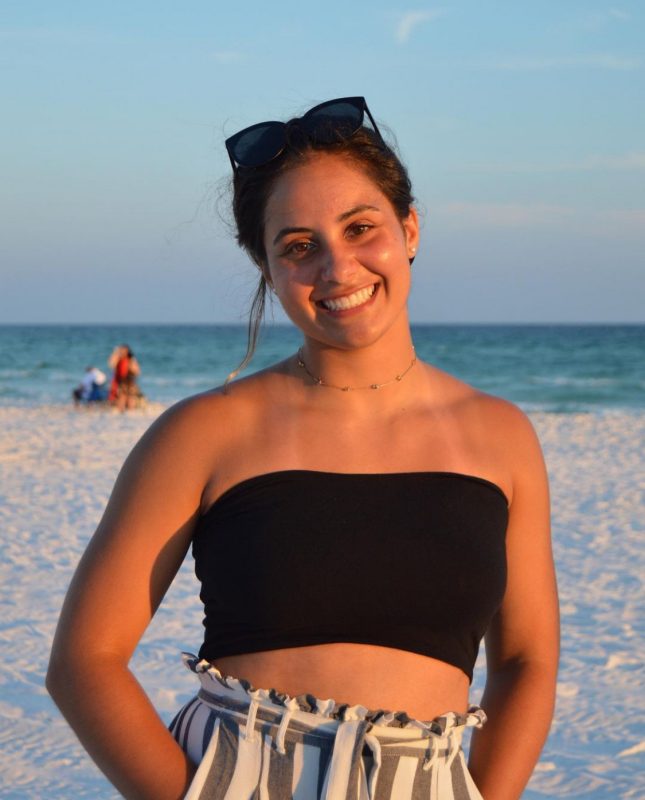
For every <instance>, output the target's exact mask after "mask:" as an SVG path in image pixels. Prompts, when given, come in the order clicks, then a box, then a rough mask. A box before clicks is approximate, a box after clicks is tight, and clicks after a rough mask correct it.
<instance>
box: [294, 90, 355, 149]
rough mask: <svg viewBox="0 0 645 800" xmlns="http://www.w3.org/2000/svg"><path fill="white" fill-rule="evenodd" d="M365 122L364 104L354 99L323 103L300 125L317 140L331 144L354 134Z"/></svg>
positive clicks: (309, 113) (304, 118) (303, 119)
mask: <svg viewBox="0 0 645 800" xmlns="http://www.w3.org/2000/svg"><path fill="white" fill-rule="evenodd" d="M362 123H363V105H362V103H361V104H359V103H358V102H356V101H354V100H339V101H334V102H332V103H323V104H322V105H320V106H317V107H316V108H312V110H311V111H309V112H307V113H306V114H305V115H304V117H302V119H301V120H300V126H301V127H302V128H303V130H304V131H305V132H306V133H307V135H308V136H309V137H310V138H311V139H312V140H313V141H315V142H320V143H321V144H331V143H332V142H338V141H342V140H343V139H347V138H349V137H350V136H352V135H353V134H354V133H356V131H357V130H358V129H359V128H360V126H361V124H362Z"/></svg>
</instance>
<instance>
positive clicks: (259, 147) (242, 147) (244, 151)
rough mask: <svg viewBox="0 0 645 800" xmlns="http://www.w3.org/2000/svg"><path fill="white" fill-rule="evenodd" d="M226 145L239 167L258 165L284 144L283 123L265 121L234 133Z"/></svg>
mask: <svg viewBox="0 0 645 800" xmlns="http://www.w3.org/2000/svg"><path fill="white" fill-rule="evenodd" d="M226 144H227V147H228V150H229V152H230V153H231V155H232V156H233V158H234V159H235V161H236V162H237V164H239V166H241V167H259V166H260V165H261V164H266V163H267V162H269V161H271V160H272V159H273V158H275V157H276V156H277V155H278V154H279V153H281V152H282V150H283V148H284V144H285V139H284V124H283V123H281V122H267V123H262V124H260V125H254V126H253V127H251V128H247V129H246V130H243V131H240V132H239V133H236V134H235V136H231V138H230V139H229V140H228V141H227V143H226Z"/></svg>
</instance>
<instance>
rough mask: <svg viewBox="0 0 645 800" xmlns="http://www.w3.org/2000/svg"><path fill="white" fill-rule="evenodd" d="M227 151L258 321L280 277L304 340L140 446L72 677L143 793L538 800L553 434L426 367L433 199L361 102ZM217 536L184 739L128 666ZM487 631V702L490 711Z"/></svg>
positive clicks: (546, 671)
mask: <svg viewBox="0 0 645 800" xmlns="http://www.w3.org/2000/svg"><path fill="white" fill-rule="evenodd" d="M365 114H367V117H368V118H369V122H371V126H370V125H369V124H368V120H366V119H365V118H364V117H365ZM227 148H228V151H229V155H230V157H231V162H232V166H233V171H234V178H233V188H234V212H235V217H236V221H237V225H238V240H239V243H240V245H241V246H242V247H243V248H244V249H245V250H246V251H247V252H248V253H249V255H250V256H251V258H252V259H253V261H254V262H255V263H256V264H257V265H258V267H259V270H260V286H259V289H258V294H257V295H256V301H255V303H254V314H255V317H256V322H257V317H258V315H259V314H260V313H261V310H262V306H263V302H264V295H265V291H266V290H267V288H268V289H269V290H270V291H271V292H273V293H274V294H275V296H276V297H277V298H278V300H279V301H280V303H281V304H282V306H283V308H284V309H285V311H286V313H287V314H288V315H289V317H290V318H291V320H292V321H293V323H294V324H295V325H296V326H297V327H298V328H299V329H300V330H301V332H302V337H303V338H302V346H301V348H300V349H299V350H298V352H297V353H295V354H294V355H292V356H291V357H289V358H287V359H286V360H285V361H283V362H281V363H279V364H276V365H275V366H272V367H270V368H268V369H265V370H263V371H261V372H259V373H256V374H255V375H252V376H250V377H248V378H245V379H243V380H238V381H234V382H232V383H229V384H228V385H227V386H226V387H225V388H223V389H218V390H215V391H212V392H207V393H205V394H202V395H199V396H197V397H193V398H190V399H188V400H186V401H184V402H182V403H179V404H178V405H176V406H174V407H173V408H171V409H170V410H169V411H167V412H166V413H165V414H163V415H162V416H161V417H160V418H159V420H157V421H156V422H155V424H154V425H153V426H152V427H151V428H150V430H149V431H148V432H147V433H146V434H145V435H144V437H143V438H142V439H141V441H140V442H139V443H138V444H137V446H136V447H135V448H134V450H133V452H132V453H131V455H130V456H129V457H128V459H127V461H126V463H125V465H124V467H123V469H122V471H121V473H120V475H119V478H118V480H117V482H116V485H115V488H114V492H113V494H112V497H111V499H110V502H109V504H108V507H107V509H106V511H105V515H104V517H103V519H102V520H101V523H100V525H99V527H98V530H97V532H96V534H95V536H94V538H93V539H92V542H91V544H90V546H89V548H88V550H87V552H86V554H85V555H84V557H83V559H82V561H81V564H80V566H79V568H78V571H77V573H76V575H75V577H74V580H73V582H72V585H71V587H70V589H69V593H68V596H67V599H66V602H65V606H64V609H63V612H62V615H61V620H60V624H59V627H58V631H57V634H56V639H55V642H54V647H53V653H52V658H51V665H50V671H49V676H48V687H49V689H50V691H51V693H52V695H53V697H54V699H55V700H56V702H57V703H58V705H59V707H60V708H61V710H62V711H63V713H64V714H65V715H66V717H67V718H68V720H69V722H70V724H71V725H72V726H73V727H74V729H75V731H76V732H77V734H78V736H79V738H80V739H81V741H82V742H83V744H84V745H85V747H86V748H87V749H88V751H89V752H90V754H91V755H92V757H93V758H94V759H95V761H96V762H97V764H98V765H99V766H100V767H101V769H103V770H104V772H105V773H106V775H107V776H108V777H109V778H110V780H111V781H112V782H113V783H114V785H115V786H116V787H117V788H118V789H119V790H120V791H121V792H122V793H123V794H124V795H125V796H126V797H131V798H151V799H154V800H164V798H179V797H183V796H187V797H191V798H197V797H201V798H226V800H238V798H239V799H241V798H251V797H260V798H270V800H274V799H275V798H277V799H278V800H281V799H282V798H290V797H292V796H293V797H296V798H304V799H305V800H313V799H314V798H318V797H320V798H323V797H326V798H333V800H340V799H341V798H343V800H344V798H357V799H358V798H360V799H362V798H378V800H385V799H386V798H397V799H398V800H405V798H415V800H416V799H417V798H424V799H429V798H441V799H442V800H443V799H444V798H446V799H449V798H453V797H454V798H478V797H481V796H483V797H485V798H486V800H511V798H519V797H520V795H521V793H522V790H523V788H524V786H525V785H526V783H527V781H528V778H529V776H530V774H531V771H532V769H533V767H534V765H535V762H536V760H537V758H538V755H539V753H540V750H541V747H542V745H543V743H544V740H545V737H546V735H547V732H548V729H549V725H550V721H551V716H552V710H553V698H554V686H555V677H556V669H557V659H558V614H557V598H556V587H555V578H554V570H553V563H552V557H551V547H550V536H549V499H548V488H547V478H546V474H545V468H544V463H543V460H542V456H541V452H540V447H539V444H538V442H537V440H536V437H535V434H534V432H533V429H532V427H531V425H530V423H529V421H528V420H527V418H526V417H525V415H524V414H523V413H522V412H521V411H519V410H518V409H517V408H516V407H515V406H513V405H512V404H510V403H508V402H506V401H504V400H501V399H498V398H495V397H492V396H490V395H487V394H484V393H482V392H480V391H478V390H476V389H474V388H473V387H471V386H469V385H467V384H465V383H463V382H462V381H460V380H458V379H456V378H454V377H452V376H451V375H448V374H446V373H445V372H442V371H441V370H439V369H437V368H436V367H434V366H432V365H430V364H426V363H422V362H421V361H420V360H419V359H418V358H417V357H416V356H415V353H414V348H413V342H412V337H411V333H410V325H409V321H408V314H407V308H406V303H407V298H408V293H409V290H410V265H411V262H412V260H413V259H414V257H415V254H416V252H417V248H418V246H419V225H418V220H417V214H416V211H415V209H414V206H413V204H412V195H411V190H410V182H409V180H408V176H407V174H406V171H405V169H404V168H403V166H402V165H401V163H400V161H399V160H398V158H397V156H396V155H395V154H394V152H393V151H392V149H391V148H390V147H389V146H388V145H387V144H386V143H385V142H384V141H383V139H382V137H381V135H380V133H379V132H378V129H377V127H376V125H375V123H374V120H373V119H372V116H371V114H370V113H369V111H368V109H367V106H366V105H365V101H364V99H363V98H341V99H340V100H333V101H328V102H327V103H323V104H321V105H320V106H317V107H315V108H314V109H312V110H310V111H309V112H307V113H306V114H305V115H304V116H302V117H300V118H296V119H294V120H291V121H290V122H288V123H287V124H283V123H278V122H268V123H260V124H258V125H255V126H252V127H251V128H248V129H246V130H244V131H241V132H240V133H238V134H236V135H235V136H233V137H231V139H229V140H228V141H227ZM464 290H466V287H465V289H464ZM251 327H252V335H251V340H252V344H253V340H254V335H253V324H252V326H251ZM255 330H257V328H256V329H255ZM191 542H192V544H193V552H194V556H195V560H196V571H197V574H198V577H199V578H200V580H201V582H202V593H201V596H202V599H203V601H204V605H205V612H206V619H205V627H206V635H205V641H204V644H203V646H202V648H201V651H200V654H199V657H189V656H187V657H186V663H187V664H188V666H189V667H191V668H192V669H193V670H194V671H195V673H196V674H197V677H198V678H199V680H200V682H201V689H200V692H199V695H198V696H197V697H196V698H194V700H192V701H191V702H190V703H188V704H187V706H186V707H184V709H182V710H181V712H180V714H178V716H177V718H176V719H175V721H174V722H173V725H172V726H171V730H172V733H171V732H169V731H168V730H166V728H165V727H164V725H163V724H162V722H161V720H160V719H159V717H158V716H157V714H156V713H155V711H154V709H153V708H152V706H151V704H150V702H149V701H148V699H147V698H146V696H145V694H144V693H143V691H142V689H141V688H140V686H139V684H138V683H137V681H136V680H135V678H134V677H133V675H132V673H131V672H130V671H129V670H128V662H129V659H130V657H131V655H132V653H133V650H134V648H135V647H136V645H137V642H138V641H139V638H140V637H141V635H142V633H143V631H144V630H145V628H146V626H147V624H148V622H149V621H150V618H151V617H152V615H153V614H154V613H155V610H156V609H157V607H158V605H159V603H160V602H161V600H162V598H163V596H164V594H165V592H166V590H167V588H168V586H169V584H170V583H171V581H172V579H173V577H174V575H175V573H176V571H177V569H178V568H179V565H180V564H181V562H182V560H183V558H184V556H185V554H186V551H187V549H188V548H189V546H190V544H191ZM484 634H485V636H486V639H485V641H486V652H487V681H486V690H485V694H484V697H483V701H482V705H483V708H484V710H485V713H484V712H483V711H482V710H480V709H478V708H475V707H469V704H468V690H469V684H470V680H471V677H472V669H473V665H474V662H475V658H476V655H477V650H478V647H479V643H480V640H481V638H482V636H483V635H484ZM89 665H91V668H88V667H89ZM227 676H235V677H227ZM254 687H258V688H254ZM259 687H261V688H259ZM329 698H332V699H329ZM486 717H487V722H486V724H485V726H483V722H484V720H485V719H486ZM468 726H473V727H475V728H477V730H476V732H475V734H474V737H473V742H472V747H471V753H470V765H469V766H470V769H468V768H467V767H466V764H465V760H464V755H463V752H462V750H461V747H460V742H461V736H462V733H463V731H464V729H465V728H466V727H468ZM198 766H199V769H197V772H196V768H197V767H198ZM191 784H192V785H191ZM189 785H190V789H189V788H188V787H189ZM186 793H187V794H186Z"/></svg>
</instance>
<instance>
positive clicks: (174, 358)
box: [0, 325, 645, 413]
mask: <svg viewBox="0 0 645 800" xmlns="http://www.w3.org/2000/svg"><path fill="white" fill-rule="evenodd" d="M413 336H414V343H415V348H416V351H417V354H418V355H419V357H420V358H422V359H424V360H426V361H429V362H430V363H433V364H435V365H436V366H438V367H440V368H441V369H445V370H446V371H448V372H450V373H452V374H454V375H456V376H457V377H459V378H461V379H463V380H465V381H467V382H468V383H471V384H473V385H474V386H477V387H478V388H480V389H482V390H483V391H486V392H490V393H492V394H495V395H500V396H502V397H505V398H507V399H509V400H512V401H513V402H516V403H518V404H519V405H520V406H521V407H522V408H524V409H525V410H544V411H553V412H565V413H566V412H576V411H584V410H593V409H599V408H642V407H643V406H644V405H645V325H415V326H413ZM122 342H125V343H127V344H129V345H130V347H131V348H132V350H133V351H134V353H135V355H136V356H137V358H138V360H139V363H140V365H141V369H142V375H141V381H140V382H141V386H142V389H143V391H144V392H145V394H146V396H147V397H148V398H149V399H150V400H151V401H154V402H159V403H163V404H170V403H173V402H175V401H177V400H179V399H181V398H183V397H187V396H188V395H191V394H195V393H197V392H201V391H205V390H207V389H210V388H212V387H213V386H217V385H219V384H221V383H222V382H223V381H224V380H225V379H226V376H227V375H228V374H229V373H230V372H231V371H232V370H233V369H234V368H235V367H236V366H237V364H238V363H239V361H240V360H241V359H242V357H243V354H244V352H245V342H246V329H245V327H244V326H241V325H11V326H0V405H11V406H14V405H21V406H22V405H27V406H34V405H42V404H50V403H54V404H58V403H67V402H69V398H70V392H71V390H72V388H73V387H74V386H76V385H77V384H78V382H79V381H80V378H81V376H82V374H83V370H84V369H85V367H86V366H89V365H90V364H91V365H95V366H97V367H99V368H100V369H103V370H104V371H106V372H107V370H108V368H107V363H106V361H107V357H108V356H109V354H110V353H111V352H112V348H113V347H114V346H115V345H116V344H118V343H122ZM299 343H300V338H299V334H298V332H297V331H296V330H295V329H294V328H292V327H289V326H280V325H275V326H267V327H266V329H265V330H264V332H263V335H262V338H261V340H260V345H259V347H258V351H257V353H256V355H255V358H254V360H253V361H252V362H251V366H250V367H249V369H248V370H247V372H250V371H252V370H255V369H261V368H263V367H265V366H267V365H268V364H271V363H272V362H274V361H277V360H279V359H282V358H285V357H286V356H288V355H290V354H292V353H294V352H295V350H296V349H297V347H298V345H299Z"/></svg>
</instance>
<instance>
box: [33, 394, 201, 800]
mask: <svg viewBox="0 0 645 800" xmlns="http://www.w3.org/2000/svg"><path fill="white" fill-rule="evenodd" d="M204 406H205V403H204V402H203V401H197V402H196V403H195V402H194V401H193V402H192V404H190V403H189V404H183V405H180V406H178V407H175V408H174V409H171V410H170V411H169V412H166V414H164V415H163V416H162V417H161V418H160V419H159V420H157V421H156V422H155V423H154V425H153V426H151V428H150V430H149V431H148V432H147V433H146V434H145V435H144V436H143V438H142V439H141V440H140V442H139V443H138V444H137V445H136V447H135V448H134V450H133V451H132V453H131V454H130V455H129V457H128V459H127V460H126V462H125V464H124V466H123V468H122V470H121V472H120V474H119V476H118V478H117V481H116V484H115V486H114V490H113V492H112V496H111V498H110V501H109V503H108V506H107V508H106V510H105V513H104V515H103V518H102V520H101V522H100V524H99V526H98V529H97V531H96V533H95V534H94V536H93V538H92V540H91V542H90V544H89V546H88V548H87V550H86V552H85V554H84V555H83V557H82V559H81V562H80V564H79V566H78V568H77V570H76V573H75V575H74V578H73V580H72V582H71V585H70V587H69V590H68V593H67V597H66V599H65V603H64V606H63V610H62V612H61V616H60V620H59V624H58V629H57V631H56V636H55V639H54V644H53V648H52V654H51V660H50V665H49V671H48V674H47V688H48V689H49V692H50V693H51V695H52V697H53V699H54V701H55V702H56V704H57V705H58V707H59V708H60V710H61V711H62V713H63V714H64V716H65V717H66V719H67V721H68V722H69V724H70V725H71V727H72V728H73V729H74V731H75V732H76V734H77V736H78V738H79V739H80V741H81V743H82V744H83V745H84V747H85V748H86V749H87V751H88V752H89V754H90V755H91V756H92V758H93V759H94V761H95V762H96V764H97V765H98V766H99V767H100V768H101V770H102V771H103V772H104V773H105V774H106V776H107V777H108V778H109V779H110V781H111V782H112V783H113V784H114V785H115V786H116V788H117V789H118V790H119V791H120V792H121V793H122V794H123V795H124V796H125V797H126V798H137V800H147V799H148V798H150V800H153V799H154V800H166V799H167V800H177V798H181V797H183V795H184V793H185V791H186V788H187V786H188V785H189V783H190V780H191V778H192V774H193V772H194V766H193V765H192V764H191V763H190V762H189V761H188V759H187V758H186V756H185V754H184V753H183V751H182V750H181V748H180V747H179V746H178V745H177V744H176V743H175V741H174V739H173V738H172V736H171V735H170V734H169V732H168V731H167V729H166V727H165V725H164V723H163V722H162V720H161V719H160V717H159V716H158V715H157V713H156V711H155V710H154V708H153V706H152V704H151V703H150V701H149V699H148V698H147V696H146V695H145V693H144V691H143V689H142V688H141V686H140V685H139V683H138V682H137V680H136V679H135V677H134V675H133V674H132V673H131V672H130V670H129V669H128V663H129V661H130V658H131V656H132V653H133V651H134V649H135V647H136V645H137V643H138V641H139V639H140V638H141V636H142V634H143V632H144V630H145V628H146V626H147V625H148V623H149V621H150V619H151V618H152V616H153V614H154V613H155V611H156V609H157V607H158V605H159V603H160V602H161V600H162V598H163V596H164V594H165V592H166V590H167V588H168V586H169V585H170V583H171V581H172V579H173V578H174V576H175V574H176V572H177V570H178V569H179V566H180V565H181V562H182V560H183V558H184V555H185V553H186V551H187V549H188V547H189V544H190V540H191V536H192V530H193V527H194V523H195V521H196V519H197V516H198V513H199V506H200V500H201V494H202V491H203V487H204V486H205V484H206V481H207V479H208V472H209V466H210V465H209V463H208V461H209V458H208V454H207V448H204V446H203V445H202V444H201V443H202V442H203V440H204V439H205V438H206V436H205V431H208V427H206V428H204V427H202V426H203V425H204V424H205V422H206V419H210V420H211V425H212V417H210V415H208V416H206V415H205V410H204ZM211 460H212V456H211Z"/></svg>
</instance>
